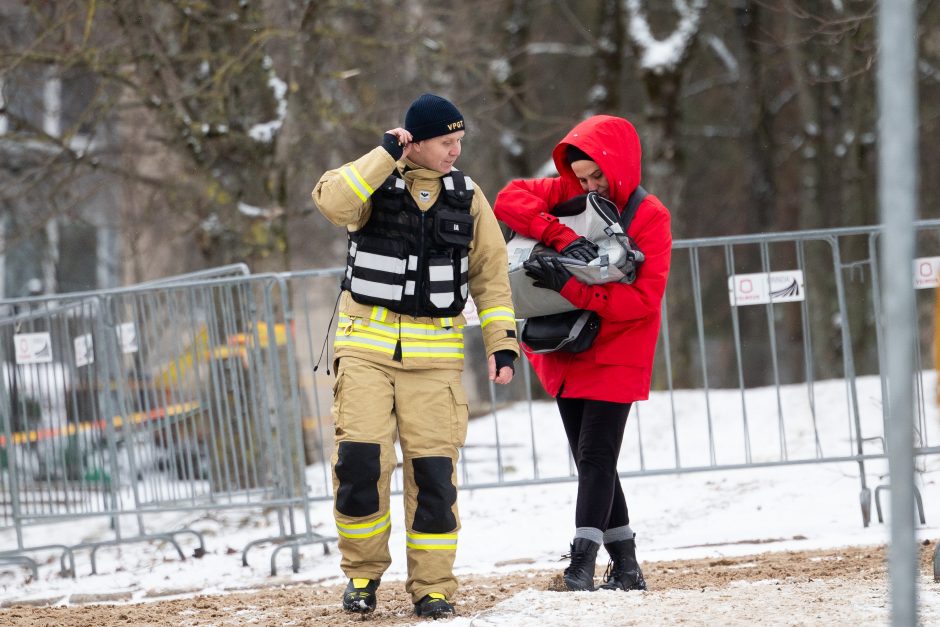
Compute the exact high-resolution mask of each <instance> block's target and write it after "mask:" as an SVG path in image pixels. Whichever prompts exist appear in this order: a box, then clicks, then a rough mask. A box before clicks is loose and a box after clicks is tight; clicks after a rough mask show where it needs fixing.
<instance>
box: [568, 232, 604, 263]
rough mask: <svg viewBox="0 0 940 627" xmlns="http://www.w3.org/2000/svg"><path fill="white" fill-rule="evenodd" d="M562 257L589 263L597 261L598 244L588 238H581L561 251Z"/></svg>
mask: <svg viewBox="0 0 940 627" xmlns="http://www.w3.org/2000/svg"><path fill="white" fill-rule="evenodd" d="M561 256H562V257H571V258H572V259H577V260H579V261H583V262H584V263H588V262H590V261H591V260H592V259H597V244H595V243H594V242H592V241H591V240H589V239H588V238H586V237H579V238H578V239H576V240H574V241H573V242H571V243H570V244H568V245H567V246H565V247H564V248H562V249H561Z"/></svg>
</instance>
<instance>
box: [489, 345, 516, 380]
mask: <svg viewBox="0 0 940 627" xmlns="http://www.w3.org/2000/svg"><path fill="white" fill-rule="evenodd" d="M493 357H495V358H496V374H497V375H498V374H499V371H500V370H502V369H503V368H506V367H508V368H509V369H510V370H512V371H513V372H515V371H516V367H515V366H514V365H513V362H514V361H516V354H515V353H514V352H512V351H510V350H505V349H503V350H501V351H496V352H495V353H493Z"/></svg>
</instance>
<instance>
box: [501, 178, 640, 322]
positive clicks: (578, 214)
mask: <svg viewBox="0 0 940 627" xmlns="http://www.w3.org/2000/svg"><path fill="white" fill-rule="evenodd" d="M646 196H647V192H646V190H644V189H643V188H642V187H639V186H638V187H637V188H636V189H635V190H634V191H633V193H632V194H631V195H630V198H629V200H628V201H627V206H626V207H624V210H623V212H622V213H621V212H619V211H618V210H617V207H616V206H615V205H614V204H613V203H612V202H610V201H609V200H607V199H606V198H603V197H601V196H599V195H597V193H595V192H591V193H589V194H585V195H581V196H576V197H574V198H572V199H570V200H567V201H565V202H563V203H560V204H558V205H557V206H555V207H554V208H553V209H552V214H553V215H555V216H557V217H558V220H559V221H560V222H562V223H563V224H564V225H566V226H567V227H569V228H570V229H571V230H573V231H574V232H575V233H577V234H578V235H582V236H584V237H586V238H587V239H589V240H591V241H592V242H594V243H595V244H597V247H598V256H597V259H594V260H592V261H591V262H590V263H584V262H583V261H580V260H577V259H570V258H567V257H561V256H560V255H559V253H558V252H557V251H555V250H554V249H552V248H551V247H549V246H546V245H544V244H542V243H541V242H539V241H538V240H535V239H532V238H529V237H522V236H520V235H519V234H518V233H513V232H510V234H509V239H508V241H507V242H506V248H507V252H508V253H509V286H510V289H511V290H512V300H513V309H514V310H515V313H516V316H517V317H519V318H531V317H533V316H545V315H550V314H556V313H562V312H566V311H573V310H575V306H574V305H572V304H571V303H570V302H569V301H568V300H567V299H566V298H565V297H564V296H562V295H561V294H559V293H558V292H555V291H554V290H550V289H545V288H541V287H535V285H533V283H534V281H533V280H532V279H531V278H530V277H528V276H527V275H526V274H525V269H524V268H523V267H522V264H524V263H525V262H526V261H528V260H529V259H531V258H532V257H534V256H536V255H543V256H559V257H560V258H561V260H562V263H563V264H564V266H565V267H566V268H567V269H568V271H569V272H571V274H573V275H574V277H575V278H576V279H578V280H579V281H581V282H582V283H584V284H586V285H597V284H599V283H608V282H611V281H618V282H621V283H632V282H633V281H634V280H635V279H636V274H637V271H638V269H639V267H640V264H641V263H643V260H644V257H643V253H642V252H641V251H640V250H638V249H637V248H636V244H635V243H634V242H633V240H631V239H630V238H629V237H628V236H627V234H626V232H627V229H628V228H629V227H630V222H631V221H632V220H633V216H634V215H635V214H636V210H637V207H639V206H640V203H641V202H643V199H644V198H646Z"/></svg>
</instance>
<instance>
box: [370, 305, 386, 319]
mask: <svg viewBox="0 0 940 627" xmlns="http://www.w3.org/2000/svg"><path fill="white" fill-rule="evenodd" d="M386 317H388V309H386V308H385V307H379V306H378V305H375V306H374V307H373V308H372V319H373V320H378V321H379V322H385V318H386Z"/></svg>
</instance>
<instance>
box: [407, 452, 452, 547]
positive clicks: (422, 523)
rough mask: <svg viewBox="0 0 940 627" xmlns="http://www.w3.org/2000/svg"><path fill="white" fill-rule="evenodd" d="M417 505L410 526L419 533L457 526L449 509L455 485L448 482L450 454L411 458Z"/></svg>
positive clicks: (441, 530) (436, 531)
mask: <svg viewBox="0 0 940 627" xmlns="http://www.w3.org/2000/svg"><path fill="white" fill-rule="evenodd" d="M411 464H412V467H413V468H414V477H415V484H417V486H418V507H417V508H416V509H415V519H414V523H413V524H412V528H413V529H414V530H415V531H419V532H422V533H447V532H448V531H453V530H454V528H455V527H457V520H456V519H455V518H454V513H453V512H452V511H451V507H453V505H454V503H456V502H457V488H456V487H454V484H453V483H451V481H450V476H451V474H453V472H454V464H453V462H451V460H450V458H449V457H419V458H417V459H413V460H411Z"/></svg>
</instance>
